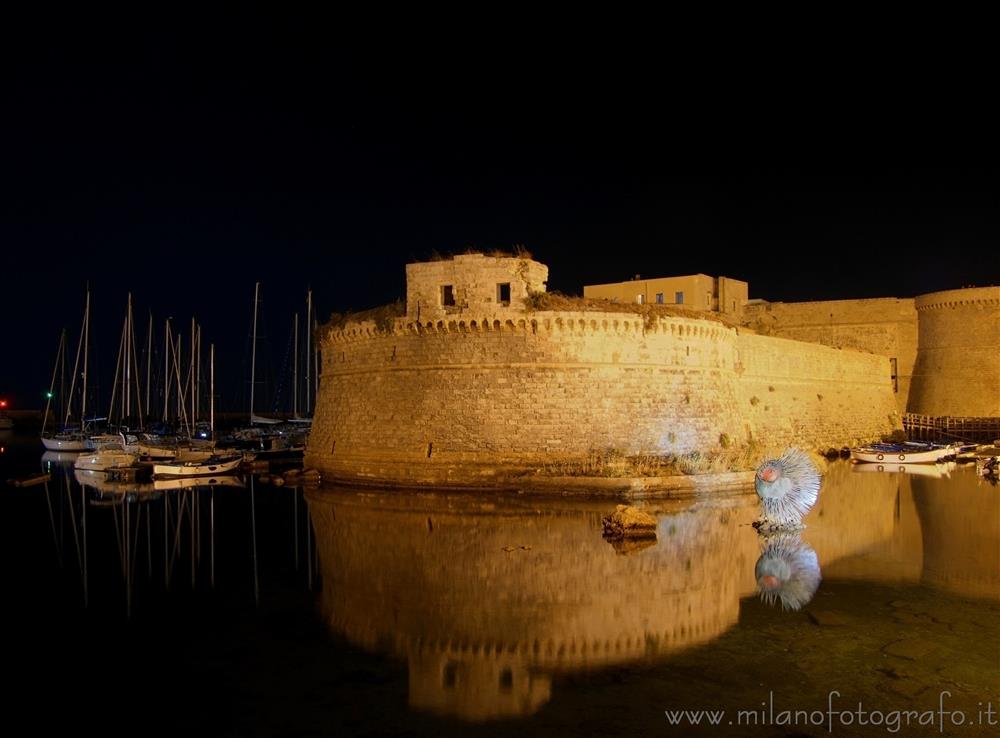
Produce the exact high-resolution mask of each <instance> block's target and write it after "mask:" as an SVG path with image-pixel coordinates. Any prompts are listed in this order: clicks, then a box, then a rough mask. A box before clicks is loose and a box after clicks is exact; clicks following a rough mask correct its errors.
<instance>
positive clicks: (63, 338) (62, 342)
mask: <svg viewBox="0 0 1000 738" xmlns="http://www.w3.org/2000/svg"><path fill="white" fill-rule="evenodd" d="M65 350H66V329H65V328H63V329H62V333H60V334H59V350H58V351H56V363H55V364H54V365H53V366H52V381H51V382H49V391H48V394H47V395H46V397H45V416H44V417H43V418H42V433H44V432H45V424H46V423H48V422H49V406H50V405H51V404H52V393H53V392H55V389H56V373H57V372H58V371H59V361H60V359H61V358H62V355H63V352H64V351H65Z"/></svg>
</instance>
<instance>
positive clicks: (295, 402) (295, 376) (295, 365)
mask: <svg viewBox="0 0 1000 738" xmlns="http://www.w3.org/2000/svg"><path fill="white" fill-rule="evenodd" d="M292 332H293V335H294V336H295V340H294V341H293V342H292V345H293V348H292V417H293V418H297V417H299V314H298V313H295V321H294V324H293V327H292Z"/></svg>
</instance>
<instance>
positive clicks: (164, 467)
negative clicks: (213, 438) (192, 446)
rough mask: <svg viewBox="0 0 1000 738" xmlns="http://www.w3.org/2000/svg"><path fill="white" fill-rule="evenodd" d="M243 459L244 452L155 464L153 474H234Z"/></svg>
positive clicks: (168, 475) (157, 475) (202, 475)
mask: <svg viewBox="0 0 1000 738" xmlns="http://www.w3.org/2000/svg"><path fill="white" fill-rule="evenodd" d="M241 461H243V455H242V454H232V455H230V456H211V457H209V458H207V459H199V460H192V461H175V462H173V463H170V462H167V463H161V464H153V476H154V477H155V478H158V479H160V478H163V477H204V476H219V475H221V474H233V473H235V472H236V470H237V469H238V468H239V465H240V462H241Z"/></svg>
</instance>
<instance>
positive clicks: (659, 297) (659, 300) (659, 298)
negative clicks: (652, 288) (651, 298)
mask: <svg viewBox="0 0 1000 738" xmlns="http://www.w3.org/2000/svg"><path fill="white" fill-rule="evenodd" d="M656 302H657V303H659V304H660V305H662V304H663V293H662V292H657V293H656Z"/></svg>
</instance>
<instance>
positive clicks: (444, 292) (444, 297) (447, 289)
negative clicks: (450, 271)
mask: <svg viewBox="0 0 1000 738" xmlns="http://www.w3.org/2000/svg"><path fill="white" fill-rule="evenodd" d="M441 304H442V305H454V304H455V288H454V286H453V285H450V284H443V285H441Z"/></svg>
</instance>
